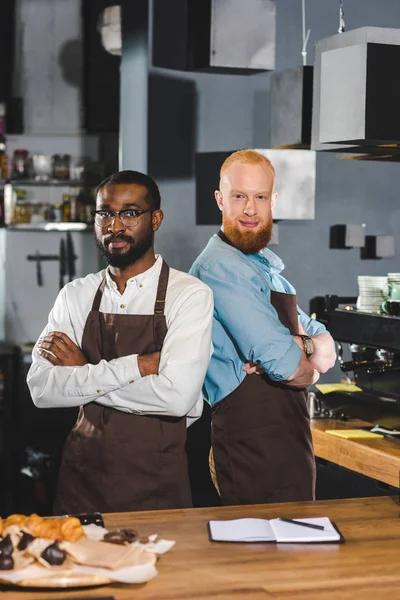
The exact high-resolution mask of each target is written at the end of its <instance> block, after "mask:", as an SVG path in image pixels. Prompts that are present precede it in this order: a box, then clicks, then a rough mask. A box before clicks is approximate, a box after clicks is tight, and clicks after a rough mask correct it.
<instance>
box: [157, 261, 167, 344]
mask: <svg viewBox="0 0 400 600" xmlns="http://www.w3.org/2000/svg"><path fill="white" fill-rule="evenodd" d="M168 278H169V266H168V265H167V263H166V262H165V260H163V264H162V267H161V273H160V277H159V280H158V288H157V296H156V303H155V305H154V319H153V327H154V334H153V335H154V343H155V345H156V347H157V348H158V349H159V350H161V348H162V345H163V342H164V338H165V334H166V332H167V326H166V321H165V315H164V310H165V297H166V295H167V287H168Z"/></svg>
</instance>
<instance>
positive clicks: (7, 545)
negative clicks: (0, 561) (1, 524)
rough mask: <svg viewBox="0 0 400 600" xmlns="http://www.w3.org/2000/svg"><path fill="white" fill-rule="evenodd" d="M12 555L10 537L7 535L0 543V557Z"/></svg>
mask: <svg viewBox="0 0 400 600" xmlns="http://www.w3.org/2000/svg"><path fill="white" fill-rule="evenodd" d="M12 553H13V545H12V541H11V537H10V536H9V535H7V536H6V537H5V538H3V539H2V540H1V542H0V555H1V554H4V555H8V556H11V554H12Z"/></svg>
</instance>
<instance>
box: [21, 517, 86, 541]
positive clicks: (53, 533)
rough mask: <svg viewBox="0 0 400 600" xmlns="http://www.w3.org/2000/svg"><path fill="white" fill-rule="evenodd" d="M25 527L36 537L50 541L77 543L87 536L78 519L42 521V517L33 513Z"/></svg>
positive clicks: (66, 518)
mask: <svg viewBox="0 0 400 600" xmlns="http://www.w3.org/2000/svg"><path fill="white" fill-rule="evenodd" d="M25 526H26V528H27V529H29V531H30V533H31V534H32V535H34V536H35V537H40V538H46V539H48V540H60V541H61V540H63V541H66V542H76V541H77V540H79V539H80V538H81V537H84V535H85V534H84V532H83V529H82V525H81V522H80V521H79V519H77V518H76V517H64V518H63V519H42V517H39V515H37V514H35V513H33V514H32V515H31V516H30V517H29V518H28V520H27V522H26V524H25Z"/></svg>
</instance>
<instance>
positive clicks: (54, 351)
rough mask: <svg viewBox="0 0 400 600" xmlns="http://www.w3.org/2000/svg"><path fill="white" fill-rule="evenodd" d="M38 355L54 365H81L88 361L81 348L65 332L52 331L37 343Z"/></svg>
mask: <svg viewBox="0 0 400 600" xmlns="http://www.w3.org/2000/svg"><path fill="white" fill-rule="evenodd" d="M37 348H38V352H39V354H40V356H42V357H43V358H45V359H46V360H48V361H49V362H51V364H52V365H54V366H55V367H83V365H86V364H87V363H88V361H87V358H86V356H85V355H84V354H83V352H82V350H81V349H80V348H79V346H77V345H76V344H75V342H73V341H72V340H71V339H70V338H69V337H68V336H67V334H66V333H62V332H61V331H52V332H51V333H49V335H46V336H45V337H43V338H40V339H39V341H38V344H37Z"/></svg>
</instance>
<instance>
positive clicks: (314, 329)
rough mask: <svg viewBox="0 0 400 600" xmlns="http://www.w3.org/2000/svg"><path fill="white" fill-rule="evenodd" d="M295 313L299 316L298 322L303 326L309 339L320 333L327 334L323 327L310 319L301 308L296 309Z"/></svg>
mask: <svg viewBox="0 0 400 600" xmlns="http://www.w3.org/2000/svg"><path fill="white" fill-rule="evenodd" d="M297 312H298V314H299V321H300V323H301V324H302V326H303V329H304V331H305V332H306V333H307V335H309V336H310V337H314V336H315V335H319V334H320V333H328V331H327V329H326V327H325V325H323V324H322V323H320V322H319V321H316V320H315V319H311V317H309V316H308V315H307V314H306V313H305V312H304V311H303V310H301V308H299V307H297Z"/></svg>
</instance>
